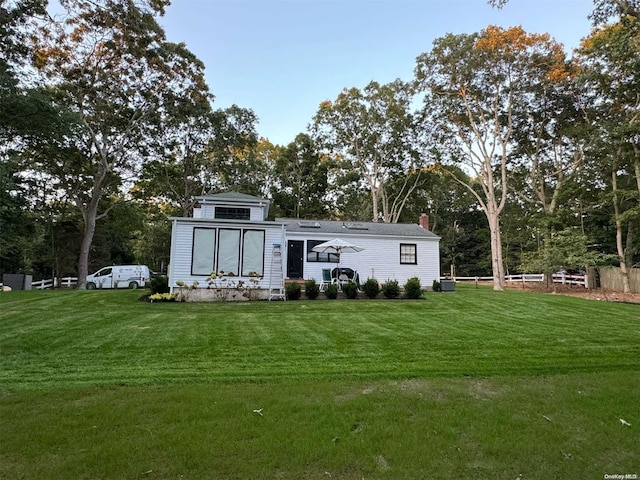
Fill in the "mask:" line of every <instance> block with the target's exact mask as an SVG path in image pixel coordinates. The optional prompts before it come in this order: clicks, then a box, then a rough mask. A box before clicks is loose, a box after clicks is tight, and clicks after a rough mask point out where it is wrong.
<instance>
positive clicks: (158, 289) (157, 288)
mask: <svg viewBox="0 0 640 480" xmlns="http://www.w3.org/2000/svg"><path fill="white" fill-rule="evenodd" d="M149 288H150V289H151V294H152V295H155V294H156V293H169V277H166V276H164V275H159V276H157V277H153V278H152V279H151V281H150V282H149Z"/></svg>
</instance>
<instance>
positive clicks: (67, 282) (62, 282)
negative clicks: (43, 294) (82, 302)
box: [31, 277, 78, 290]
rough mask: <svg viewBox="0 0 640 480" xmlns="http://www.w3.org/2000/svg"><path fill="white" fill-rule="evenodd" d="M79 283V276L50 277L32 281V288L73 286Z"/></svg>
mask: <svg viewBox="0 0 640 480" xmlns="http://www.w3.org/2000/svg"><path fill="white" fill-rule="evenodd" d="M76 283H78V277H63V278H50V279H49V280H40V281H37V282H32V283H31V288H34V289H36V290H44V289H45V288H71V287H75V286H76Z"/></svg>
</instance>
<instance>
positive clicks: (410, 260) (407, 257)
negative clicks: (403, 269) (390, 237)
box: [400, 243, 418, 265]
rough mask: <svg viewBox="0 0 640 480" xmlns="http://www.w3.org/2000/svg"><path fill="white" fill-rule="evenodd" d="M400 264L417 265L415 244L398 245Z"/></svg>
mask: <svg viewBox="0 0 640 480" xmlns="http://www.w3.org/2000/svg"><path fill="white" fill-rule="evenodd" d="M400 263H401V264H411V265H416V264H417V263H418V246H417V245H416V244H415V243H401V244H400Z"/></svg>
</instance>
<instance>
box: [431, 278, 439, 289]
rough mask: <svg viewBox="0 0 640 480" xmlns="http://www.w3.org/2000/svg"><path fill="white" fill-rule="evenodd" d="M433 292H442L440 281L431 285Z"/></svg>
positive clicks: (435, 281)
mask: <svg viewBox="0 0 640 480" xmlns="http://www.w3.org/2000/svg"><path fill="white" fill-rule="evenodd" d="M431 290H433V291H434V292H439V291H440V282H439V281H438V280H434V281H433V284H432V285H431Z"/></svg>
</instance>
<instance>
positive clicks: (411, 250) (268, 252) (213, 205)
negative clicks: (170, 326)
mask: <svg viewBox="0 0 640 480" xmlns="http://www.w3.org/2000/svg"><path fill="white" fill-rule="evenodd" d="M196 199H197V201H198V203H199V208H196V209H194V215H193V217H192V218H185V217H174V218H172V219H171V220H172V235H171V260H170V269H169V286H170V287H171V289H172V291H175V290H176V289H177V288H185V287H184V286H183V287H180V285H186V286H187V287H189V286H192V285H194V282H195V283H197V288H194V289H192V290H191V291H190V296H191V297H190V298H191V299H192V300H197V299H202V300H204V299H207V297H208V296H211V295H212V294H213V293H212V292H211V289H207V287H208V286H210V285H209V284H208V283H207V279H208V278H209V277H210V275H211V273H212V272H224V275H225V277H226V278H227V281H230V282H233V283H236V284H237V283H238V282H242V283H243V284H245V285H247V284H248V283H249V282H251V285H252V286H253V287H254V288H257V289H259V290H260V291H261V292H262V295H261V297H263V298H269V297H270V298H282V296H283V294H284V290H283V289H284V280H285V278H288V279H305V280H306V279H311V278H313V279H315V280H316V281H317V282H318V283H320V282H321V281H322V270H323V269H333V268H335V267H337V266H338V265H339V266H340V267H343V268H351V269H353V270H355V271H357V272H358V274H359V277H360V280H361V281H362V282H364V281H365V280H366V279H367V278H376V279H377V280H379V281H380V282H384V281H386V280H389V279H394V280H397V281H398V282H399V283H400V284H401V285H402V284H403V283H405V282H406V281H407V279H409V278H411V277H418V278H419V279H420V282H421V283H422V285H423V286H425V287H430V286H431V285H432V283H433V281H434V280H438V279H439V278H440V251H439V241H440V238H439V237H438V236H436V235H434V234H433V233H432V232H430V231H429V230H428V225H427V224H426V223H427V220H426V218H425V217H426V215H423V218H422V219H421V221H420V224H392V223H374V222H347V221H344V222H343V221H315V220H300V219H288V218H282V219H276V221H268V220H265V219H266V218H267V215H268V213H269V205H270V202H269V201H268V200H265V199H262V198H258V197H254V196H251V195H244V194H240V193H235V192H231V193H222V194H217V195H208V196H203V197H197V198H196ZM333 238H341V239H343V240H346V241H349V242H351V243H353V244H356V245H358V246H360V247H362V248H363V250H362V251H360V252H353V253H351V252H343V253H341V254H340V255H337V254H333V253H317V252H314V251H313V247H314V246H316V245H318V244H320V243H322V242H325V241H328V240H331V239H333ZM257 278H260V280H259V281H257V280H256V279H257ZM229 279H230V280H229Z"/></svg>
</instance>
